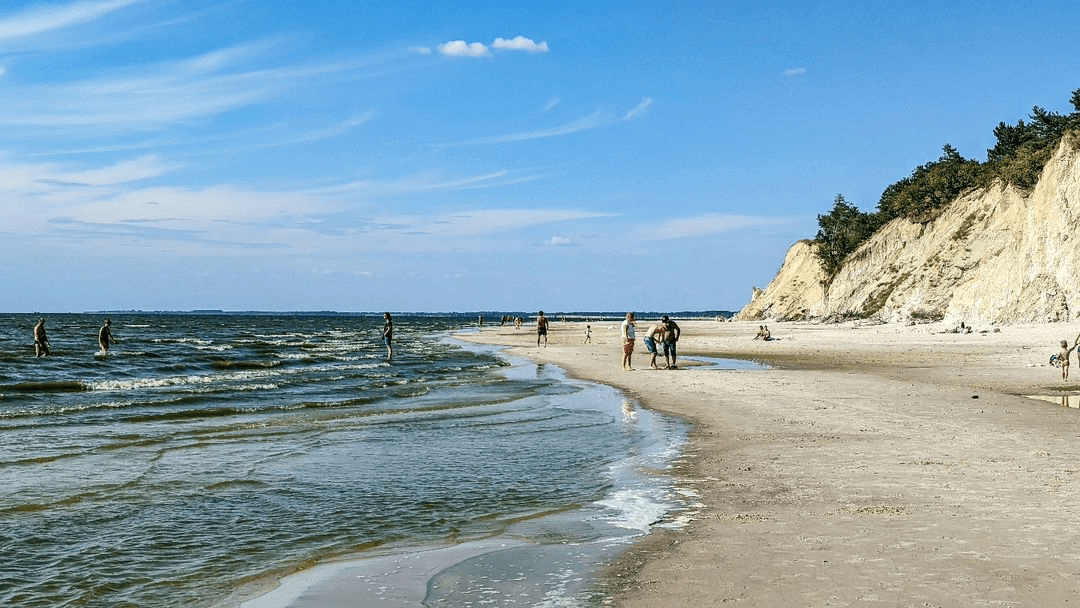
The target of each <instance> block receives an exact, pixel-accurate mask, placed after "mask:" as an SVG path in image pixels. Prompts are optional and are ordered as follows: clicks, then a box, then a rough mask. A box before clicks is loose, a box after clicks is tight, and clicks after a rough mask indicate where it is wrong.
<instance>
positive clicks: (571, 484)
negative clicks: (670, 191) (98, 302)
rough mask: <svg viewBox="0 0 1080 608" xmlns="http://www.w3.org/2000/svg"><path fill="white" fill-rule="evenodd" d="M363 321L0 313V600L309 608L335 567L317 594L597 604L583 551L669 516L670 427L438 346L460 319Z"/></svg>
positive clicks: (673, 501) (449, 343) (675, 491)
mask: <svg viewBox="0 0 1080 608" xmlns="http://www.w3.org/2000/svg"><path fill="white" fill-rule="evenodd" d="M39 316H41V317H42V318H45V320H46V326H45V327H46V331H47V332H48V336H49V341H50V344H51V349H52V353H51V354H50V355H49V356H48V357H41V358H37V357H35V354H34V348H33V327H34V325H35V323H36V322H37V319H38V318H39ZM106 317H109V318H110V319H111V320H112V332H113V335H114V337H115V339H116V343H115V344H114V345H113V346H112V348H111V350H110V351H109V352H108V353H107V354H104V353H99V352H98V344H97V332H98V328H99V327H100V326H101V325H102V323H103V321H104V320H105V318H106ZM489 318H490V317H489ZM489 322H490V321H489ZM555 322H558V321H555ZM382 323H383V320H382V315H381V314H339V313H323V314H299V313H297V314H254V313H246V314H240V313H234V314H229V313H213V312H206V313H198V314H196V313H184V314H180V313H139V312H117V313H107V314H106V313H101V314H47V315H36V314H35V315H28V314H7V315H0V605H2V606H11V607H39V606H40V607H43V608H44V607H48V608H57V607H69V606H70V607H74V606H79V607H98V606H100V607H109V608H118V607H139V608H147V607H153V606H168V607H173V606H184V607H207V608H224V607H238V606H242V607H243V608H263V607H266V608H271V607H272V608H278V607H281V608H285V607H288V606H304V605H311V606H320V605H323V606H326V605H334V604H333V603H326V602H325V601H318V600H314V599H311V593H313V592H314V591H313V590H315V589H321V590H322V592H327V589H330V588H331V587H332V585H333V584H336V583H335V581H337V582H338V583H340V582H341V581H342V580H346V579H348V580H351V581H353V584H354V585H359V584H360V583H359V582H356V581H360V582H364V581H366V582H367V583H368V584H367V586H365V587H357V586H354V587H352V588H348V589H344V590H339V591H338V593H339V595H340V594H344V595H346V596H348V602H347V603H342V604H341V605H349V606H361V607H364V606H407V605H415V606H420V605H424V606H429V605H430V606H462V607H464V606H477V607H479V606H489V607H490V606H518V607H520V606H538V607H539V606H543V607H559V606H566V607H573V606H597V605H601V602H602V599H603V598H602V592H601V591H600V590H599V587H598V586H597V580H598V579H597V576H598V574H599V572H600V569H601V568H602V566H603V564H605V563H609V562H610V561H612V560H613V559H615V558H616V557H617V556H618V554H619V553H620V552H622V551H624V550H625V549H626V547H627V546H628V545H629V543H630V542H632V541H633V540H634V539H635V538H638V537H640V536H641V535H642V534H646V533H648V532H649V531H650V530H652V529H654V528H655V527H657V526H671V527H678V526H679V525H681V522H683V521H684V520H685V518H686V516H687V513H689V512H691V510H692V509H693V506H694V496H693V494H692V492H690V491H688V490H686V489H685V488H682V487H680V484H679V481H678V480H677V479H675V478H674V477H672V476H671V467H672V463H673V462H674V461H675V460H676V459H677V458H678V457H679V454H680V450H681V448H682V447H683V445H684V443H685V441H686V437H687V432H688V428H687V425H686V424H685V423H684V422H682V421H680V420H677V419H673V418H668V417H664V416H661V415H658V414H657V413H655V412H653V411H650V410H647V409H643V408H641V407H640V404H638V403H636V402H635V401H634V400H633V399H632V398H630V397H629V396H627V395H625V394H623V393H622V392H620V391H619V390H616V389H614V388H611V387H607V386H602V385H597V384H592V383H588V382H584V381H579V380H575V379H571V378H569V377H567V375H566V374H565V373H564V372H563V370H562V369H560V368H558V367H557V366H552V365H542V364H536V363H532V362H530V361H527V360H523V359H518V358H514V357H511V356H508V355H507V354H506V353H504V352H503V351H502V349H500V348H497V347H491V346H481V345H475V344H471V343H467V342H464V341H462V340H460V339H459V338H458V337H455V336H460V335H461V333H462V332H470V331H477V329H476V325H477V318H476V316H474V315H452V314H451V315H396V316H395V342H394V357H393V360H392V361H388V360H387V356H386V355H387V353H386V348H385V346H384V345H383V343H382V340H381V329H382ZM521 331H523V332H528V331H529V328H528V327H526V328H523V329H522V330H521ZM431 558H434V562H432V559H431ZM410 559H421V560H422V561H423V560H425V559H426V561H424V566H423V575H422V576H411V577H401V576H398V577H394V576H392V575H393V574H394V572H395V571H400V570H401V569H402V568H403V566H402V564H403V563H404V562H405V561H408V560H410ZM328 568H329V570H328ZM349 568H352V569H357V568H359V569H363V568H367V570H364V572H365V574H357V573H356V572H359V570H356V571H354V570H348V569H349ZM313 572H322V573H323V574H322V575H320V577H314V578H312V577H311V576H310V574H311V573H313ZM305 577H306V578H305ZM365 577H366V578H365ZM380 577H382V578H380ZM348 580H346V582H348ZM313 581H314V582H313ZM320 581H321V582H320ZM319 585H322V587H319ZM322 597H324V598H325V597H326V596H325V595H324V596H322Z"/></svg>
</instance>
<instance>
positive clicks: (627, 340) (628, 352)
mask: <svg viewBox="0 0 1080 608" xmlns="http://www.w3.org/2000/svg"><path fill="white" fill-rule="evenodd" d="M619 334H620V335H621V336H622V343H623V347H622V351H623V357H622V367H623V369H624V370H626V371H631V372H632V371H634V367H633V364H632V363H631V361H630V358H631V356H632V355H633V354H634V338H635V335H634V313H632V312H628V313H626V320H625V321H623V322H622V328H621V329H620V330H619Z"/></svg>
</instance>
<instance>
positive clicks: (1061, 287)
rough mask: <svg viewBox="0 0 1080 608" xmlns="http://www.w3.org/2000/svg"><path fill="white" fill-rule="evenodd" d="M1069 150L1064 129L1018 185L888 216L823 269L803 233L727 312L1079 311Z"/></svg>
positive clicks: (1037, 314)
mask: <svg viewBox="0 0 1080 608" xmlns="http://www.w3.org/2000/svg"><path fill="white" fill-rule="evenodd" d="M1078 160H1080V152H1078V150H1077V148H1076V145H1075V143H1072V142H1070V141H1069V138H1065V139H1064V140H1063V141H1062V142H1061V143H1060V145H1059V146H1058V147H1057V149H1056V150H1055V152H1054V154H1053V156H1052V157H1051V158H1050V161H1049V162H1047V163H1046V166H1045V167H1044V168H1043V171H1042V174H1041V177H1040V179H1039V182H1038V184H1036V186H1035V188H1034V189H1033V190H1031V191H1030V192H1021V191H1019V190H1017V189H1015V188H1012V187H1006V186H1001V185H996V186H994V187H992V188H990V189H981V190H977V191H974V192H970V193H968V194H966V195H963V196H961V197H960V198H958V199H956V200H955V201H953V202H952V203H951V204H950V205H948V206H947V207H946V208H945V209H944V211H943V213H941V215H939V216H938V217H936V218H935V219H933V220H931V221H928V222H925V223H915V222H912V221H911V220H908V219H904V218H898V219H895V220H893V221H891V222H889V223H888V224H886V225H885V226H883V227H882V228H881V229H880V230H878V231H877V232H876V233H875V234H874V235H873V236H872V237H870V239H868V240H867V241H866V242H865V243H863V244H862V245H861V246H860V247H859V248H858V249H856V250H855V251H854V252H852V253H851V254H850V255H849V256H848V257H847V258H845V260H844V263H843V265H842V267H841V268H840V270H839V272H838V273H837V274H836V276H835V277H833V279H832V281H826V276H825V275H824V272H823V271H822V269H821V265H820V263H819V261H818V258H817V256H816V255H815V254H814V248H815V247H816V245H815V244H814V243H813V242H812V241H800V242H798V243H796V244H795V245H793V246H792V247H791V249H790V250H789V251H788V253H787V256H786V257H785V259H784V264H783V266H782V267H781V268H780V271H779V272H778V273H777V274H776V277H775V278H773V280H772V282H770V283H769V285H768V286H767V287H766V288H765V289H764V291H762V290H758V289H757V288H755V290H754V297H753V299H752V300H751V301H750V303H748V304H747V305H746V306H745V307H743V309H742V310H741V311H739V313H738V314H737V315H736V317H735V318H736V319H738V320H744V321H745V320H775V321H787V320H805V319H811V320H812V319H818V320H843V319H851V318H872V319H875V320H878V321H882V322H903V321H945V322H947V323H956V324H959V323H960V322H967V323H968V324H969V325H971V324H981V325H986V324H1010V323H1026V322H1047V321H1068V320H1071V319H1074V318H1078V317H1080V162H1078Z"/></svg>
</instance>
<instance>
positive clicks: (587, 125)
mask: <svg viewBox="0 0 1080 608" xmlns="http://www.w3.org/2000/svg"><path fill="white" fill-rule="evenodd" d="M652 104H653V100H652V98H651V97H646V98H645V99H642V100H641V103H639V104H638V105H636V106H634V107H633V108H631V109H630V110H629V111H628V112H626V114H624V115H623V116H622V118H617V117H615V116H613V115H612V114H610V113H608V112H600V111H597V112H593V113H592V114H589V115H588V116H584V117H582V118H579V119H577V120H573V121H570V122H568V123H564V124H561V125H556V126H554V127H549V128H547V129H538V130H536V131H523V132H520V133H508V134H506V135H495V136H493V137H481V138H478V139H473V140H469V141H464V142H457V143H455V144H449V145H457V146H475V145H484V144H503V143H510V142H515V141H528V140H532V139H544V138H547V137H558V136H560V135H570V134H572V133H579V132H581V131H588V130H590V129H597V128H600V127H606V126H608V125H613V124H617V123H620V122H626V121H630V120H634V119H636V118H640V117H642V116H644V115H645V114H646V113H647V112H648V110H649V108H650V107H652ZM549 105H550V102H549Z"/></svg>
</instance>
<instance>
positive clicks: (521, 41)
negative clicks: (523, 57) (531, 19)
mask: <svg viewBox="0 0 1080 608" xmlns="http://www.w3.org/2000/svg"><path fill="white" fill-rule="evenodd" d="M491 48H494V49H500V50H504V51H525V52H528V53H546V52H548V44H547V42H546V41H543V42H539V43H537V42H533V41H532V40H530V39H529V38H526V37H524V36H517V37H515V38H514V39H512V40H507V39H505V38H496V39H495V42H492V43H491Z"/></svg>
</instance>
